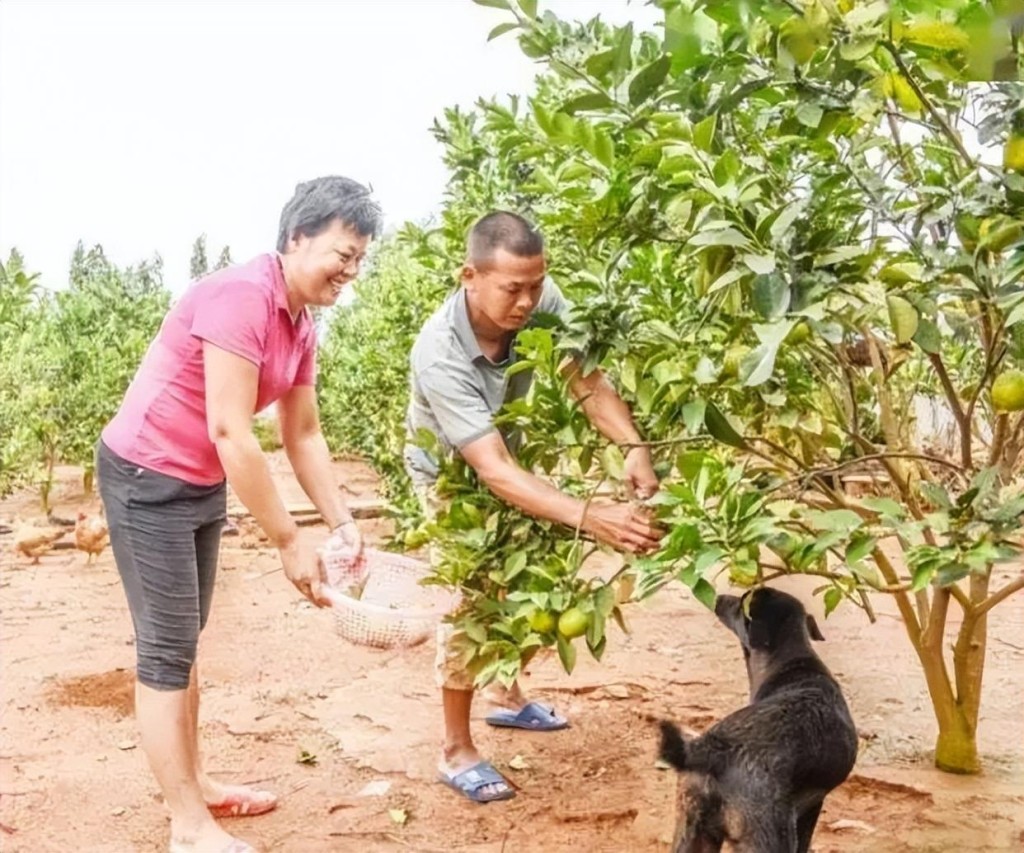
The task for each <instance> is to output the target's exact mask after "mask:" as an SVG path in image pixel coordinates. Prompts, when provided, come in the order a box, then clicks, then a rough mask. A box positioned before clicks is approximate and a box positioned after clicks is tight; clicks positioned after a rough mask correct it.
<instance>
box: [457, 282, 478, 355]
mask: <svg viewBox="0 0 1024 853" xmlns="http://www.w3.org/2000/svg"><path fill="white" fill-rule="evenodd" d="M452 327H453V328H454V329H455V336H456V337H457V338H458V339H459V342H460V343H461V344H462V347H463V349H465V351H466V354H467V355H468V356H469V360H470V361H476V360H477V359H478V358H484V353H483V350H481V349H480V342H479V341H478V340H477V339H476V332H474V331H473V326H472V325H471V324H470V322H469V306H468V305H467V304H466V289H465V288H464V287H460V288H459V289H458V290H457V291H456V293H455V306H454V313H453V316H452Z"/></svg>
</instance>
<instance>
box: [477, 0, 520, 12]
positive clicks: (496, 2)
mask: <svg viewBox="0 0 1024 853" xmlns="http://www.w3.org/2000/svg"><path fill="white" fill-rule="evenodd" d="M473 2H474V3H476V5H477V6H489V7H490V8H492V9H508V10H509V11H512V7H511V6H509V5H508V0H473Z"/></svg>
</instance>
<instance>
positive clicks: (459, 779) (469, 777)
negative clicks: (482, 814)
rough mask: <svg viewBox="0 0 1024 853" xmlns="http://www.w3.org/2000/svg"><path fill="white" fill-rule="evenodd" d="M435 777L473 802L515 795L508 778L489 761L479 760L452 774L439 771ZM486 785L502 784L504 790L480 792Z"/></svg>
mask: <svg viewBox="0 0 1024 853" xmlns="http://www.w3.org/2000/svg"><path fill="white" fill-rule="evenodd" d="M437 779H438V781H439V782H444V784H445V785H447V786H448V787H449V788H451V789H452V790H453V791H458V792H459V793H460V794H462V795H463V796H464V797H465V798H466V799H467V800H472V801H473V802H474V803H493V802H495V801H497V800H511V799H512V798H513V797H514V796H515V795H516V792H515V791H514V790H512V786H511V785H510V784H509V782H508V779H506V778H505V777H504V776H502V775H501V774H500V773H499V772H498V771H497V770H495V769H494V765H493V764H491V762H489V761H481V762H480V763H479V764H474V765H473V766H472V767H469V768H467V769H466V770H463V771H462V772H461V773H456V774H455V775H454V776H449V775H447V774H446V773H439V774H438V777H437ZM488 785H504V786H505V790H503V791H498V792H497V793H490V794H484V793H482V790H483V789H484V788H486V787H487V786H488Z"/></svg>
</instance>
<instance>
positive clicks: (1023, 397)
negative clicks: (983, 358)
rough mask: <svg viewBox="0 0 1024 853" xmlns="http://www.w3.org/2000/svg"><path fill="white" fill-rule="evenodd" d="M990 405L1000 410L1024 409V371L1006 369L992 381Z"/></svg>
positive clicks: (1015, 410) (1014, 410)
mask: <svg viewBox="0 0 1024 853" xmlns="http://www.w3.org/2000/svg"><path fill="white" fill-rule="evenodd" d="M992 405H993V406H994V407H995V409H996V410H997V411H1000V412H1019V411H1020V410H1021V409H1024V371H1020V370H1006V371H1003V372H1002V373H1000V374H999V375H998V376H997V377H996V379H995V382H993V383H992Z"/></svg>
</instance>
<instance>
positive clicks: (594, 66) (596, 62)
mask: <svg viewBox="0 0 1024 853" xmlns="http://www.w3.org/2000/svg"><path fill="white" fill-rule="evenodd" d="M615 53H616V51H615V48H612V49H610V50H603V51H601V53H595V54H594V55H593V56H591V57H590V58H589V59H588V60H587V61H586V69H587V73H588V74H589V75H590V76H591V77H596V78H597V79H598V80H604V79H605V77H606V76H607V75H608V72H609V71H611V70H612V66H613V65H614V64H615Z"/></svg>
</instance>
